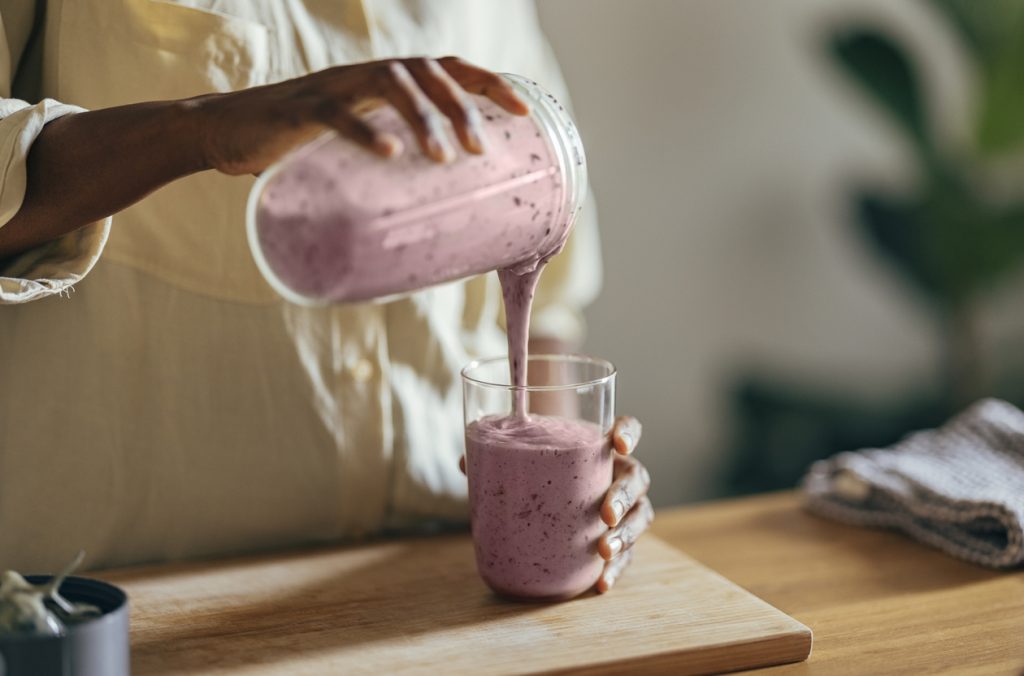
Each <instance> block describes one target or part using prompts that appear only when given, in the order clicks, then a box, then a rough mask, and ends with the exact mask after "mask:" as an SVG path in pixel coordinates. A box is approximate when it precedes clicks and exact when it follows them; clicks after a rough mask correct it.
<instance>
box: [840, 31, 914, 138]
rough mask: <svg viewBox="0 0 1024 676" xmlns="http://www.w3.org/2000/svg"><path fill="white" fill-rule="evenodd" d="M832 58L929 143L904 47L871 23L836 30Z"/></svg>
mask: <svg viewBox="0 0 1024 676" xmlns="http://www.w3.org/2000/svg"><path fill="white" fill-rule="evenodd" d="M829 46H830V51H831V53H832V56H833V58H834V59H835V60H836V61H837V62H838V63H839V65H840V66H842V67H843V68H844V69H845V71H846V72H847V74H848V75H850V77H852V78H853V79H854V81H855V82H856V83H857V84H858V85H860V87H861V88H862V89H863V90H864V91H865V92H866V93H867V94H869V95H870V96H871V97H872V98H873V99H874V100H875V102H876V103H878V104H879V105H880V106H882V108H883V109H884V110H885V111H886V112H887V113H888V114H889V115H890V116H891V117H892V119H893V120H894V121H895V122H896V123H897V124H898V125H899V126H900V127H901V128H902V129H903V130H904V131H906V132H907V133H908V134H910V136H911V137H912V138H913V139H914V140H915V141H916V142H917V144H918V145H919V146H922V147H923V146H928V145H929V143H928V124H927V120H926V116H925V110H924V102H923V97H922V93H921V87H920V84H919V81H918V78H917V74H916V73H915V72H914V68H913V66H912V65H911V62H910V59H909V58H908V57H907V55H906V54H905V53H904V52H903V49H902V48H901V47H900V46H899V45H898V44H896V43H895V42H894V41H892V40H890V39H889V38H888V37H887V36H885V35H883V34H882V33H879V32H877V31H875V30H872V29H871V28H868V27H854V28H851V29H848V30H844V31H843V32H840V33H835V34H834V35H833V37H832V40H831V41H830V43H829Z"/></svg>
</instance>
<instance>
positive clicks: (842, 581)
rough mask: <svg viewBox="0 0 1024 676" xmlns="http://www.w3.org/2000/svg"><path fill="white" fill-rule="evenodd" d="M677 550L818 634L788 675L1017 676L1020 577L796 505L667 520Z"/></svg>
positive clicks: (785, 497)
mask: <svg viewBox="0 0 1024 676" xmlns="http://www.w3.org/2000/svg"><path fill="white" fill-rule="evenodd" d="M654 531H655V533H656V534H657V535H659V536H660V537H662V538H663V539H664V540H666V541H667V542H669V543H671V544H672V545H673V546H675V547H678V548H679V549H681V550H683V551H686V552H687V553H688V554H689V555H691V556H693V557H694V558H696V559H697V560H699V561H701V562H702V563H705V564H706V565H708V566H709V567H711V568H713V569H714V570H716V571H718V572H719V573H721V574H723V575H725V576H726V577H728V578H729V579H731V580H733V581H734V582H736V583H738V584H740V585H742V586H743V587H745V588H747V589H749V590H750V591H752V592H753V593H754V594H756V595H758V596H760V597H761V598H763V599H765V600H766V601H768V602H769V603H771V604H772V605H774V606H776V607H778V608H780V609H781V610H783V611H785V612H787V613H789V614H790V615H792V616H793V617H794V618H796V619H797V620H800V621H801V622H803V623H804V624H806V625H807V626H809V627H811V628H812V629H813V630H814V652H813V653H812V654H811V656H810V659H808V660H807V661H805V662H802V663H800V664H794V665H789V666H784V667H777V668H775V669H771V670H769V671H771V672H775V671H779V672H784V673H786V674H858V675H859V674H873V675H874V674H877V675H879V676H884V675H885V674H1007V675H1012V676H1021V675H1022V674H1024V570H1018V571H1015V572H997V571H991V570H987V569H985V568H980V567H978V566H974V565H971V564H968V563H963V562H961V561H958V560H956V559H953V558H951V557H949V556H946V555H944V554H941V553H939V552H937V551H935V550H933V549H931V548H929V547H926V546H924V545H920V544H917V543H916V542H913V541H912V540H910V539H908V538H906V537H904V536H902V535H900V534H898V533H892V532H888V531H880V530H871V529H866V528H855V527H852V526H843V525H841V524H837V523H833V522H831V521H828V520H825V519H822V518H819V517H815V516H812V515H810V514H807V513H805V512H803V511H802V510H801V509H800V506H799V498H798V497H797V495H796V494H793V493H777V494H772V495H766V496H758V497H753V498H745V499H741V500H732V501H726V502H713V503H707V504H703V505H696V506H693V507H686V508H682V509H676V510H662V511H661V512H659V513H658V519H657V520H656V521H655V523H654Z"/></svg>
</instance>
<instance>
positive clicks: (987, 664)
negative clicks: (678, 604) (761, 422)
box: [101, 493, 1024, 676]
mask: <svg viewBox="0 0 1024 676" xmlns="http://www.w3.org/2000/svg"><path fill="white" fill-rule="evenodd" d="M654 532H655V533H656V534H657V535H658V536H660V537H661V538H662V539H663V540H664V541H666V542H667V543H668V544H669V545H671V546H674V547H676V548H678V549H679V550H681V551H683V552H685V553H686V554H689V555H690V556H691V557H693V558H695V559H697V560H698V561H700V562H701V563H703V564H705V565H706V566H708V567H709V568H711V569H713V570H715V571H717V572H718V573H720V574H721V575H724V576H725V577H727V578H729V579H731V580H732V581H733V582H735V583H737V584H739V585H740V586H742V587H745V588H747V589H748V590H750V591H751V592H753V593H754V594H756V595H757V596H760V597H761V598H762V599H764V600H765V601H767V602H768V603H770V604H772V605H774V606H775V607H777V608H779V609H780V610H782V611H783V612H786V613H788V614H789V615H791V616H792V617H794V618H795V619H796V620H798V621H800V622H802V623H803V624H805V625H807V626H808V627H810V628H811V629H812V630H813V632H814V650H813V653H812V654H811V657H810V658H809V660H807V661H806V662H803V663H800V664H794V665H788V666H784V667H776V668H775V669H778V670H780V671H781V670H785V671H791V672H796V673H819V674H886V673H894V674H925V673H927V674H935V673H963V674H968V673H970V674H1015V675H1018V676H1019V675H1021V674H1024V572H1015V573H997V572H993V571H989V570H985V569H982V568H978V567H975V566H972V565H969V564H966V563H961V562H959V561H956V560H954V559H952V558H949V557H947V556H945V555H942V554H939V553H938V552H936V551H934V550H931V549H929V548H927V547H924V546H923V545H918V544H915V543H914V542H912V541H910V540H908V539H906V538H904V537H902V536H900V535H897V534H895V533H889V532H882V531H875V530H867V529H860V528H852V527H847V526H842V525H839V524H836V523H833V522H830V521H826V520H824V519H819V518H816V517H813V516H811V515H809V514H806V513H805V512H803V511H801V509H800V507H799V503H798V498H797V496H796V495H794V494H791V493H782V494H773V495H766V496H759V497H752V498H745V499H740V500H731V501H726V502H716V503H709V504H704V505H697V506H692V507H684V508H676V509H671V510H663V511H662V512H660V513H659V515H658V519H657V521H656V522H655V527H654ZM661 546H662V547H664V546H665V545H661ZM468 547H469V545H468V542H467V540H466V539H465V537H463V536H460V537H454V538H452V537H449V538H441V539H434V540H412V541H400V542H391V543H384V544H382V545H380V546H375V547H365V548H359V549H355V550H344V549H333V550H331V549H326V550H325V549H321V550H312V551H306V552H302V551H299V552H291V553H283V554H276V555H269V556H264V557H247V558H245V559H241V560H235V561H233V562H232V561H226V562H209V563H191V564H175V565H168V566H159V567H156V568H148V569H128V570H124V571H111V572H110V573H109V575H108V576H109V577H110V579H112V580H113V581H115V582H117V583H119V584H124V585H126V586H127V587H128V588H129V589H130V593H133V594H136V596H135V598H136V599H145V603H140V605H139V606H137V607H136V608H135V609H134V610H133V622H135V621H136V620H138V621H139V622H138V624H137V625H135V628H134V629H133V639H132V641H133V653H134V654H135V656H136V657H138V658H139V659H140V660H141V662H140V663H139V664H137V665H136V666H137V667H146V668H144V669H140V673H142V672H145V673H160V674H170V673H175V674H177V673H189V672H190V671H191V670H192V667H194V666H196V665H207V666H208V665H209V664H211V663H213V664H219V665H220V666H221V667H223V668H222V669H221V670H220V671H217V673H231V674H235V673H239V674H241V673H254V672H253V669H255V670H257V671H258V664H257V663H256V662H254V660H253V659H249V657H253V658H255V655H256V652H260V650H262V654H263V655H264V657H265V656H266V654H267V651H268V650H270V649H271V648H273V652H274V654H275V655H276V659H277V660H279V661H278V662H275V664H277V667H281V665H283V664H286V663H288V662H287V659H288V658H290V657H295V658H296V659H298V660H299V662H302V663H307V662H305V660H306V657H305V655H307V654H311V653H306V652H303V651H305V650H314V653H312V654H315V649H316V648H317V646H316V645H313V646H310V645H309V641H310V640H312V639H310V638H309V637H313V638H314V639H315V638H316V637H317V636H318V635H319V634H318V631H320V630H323V631H327V629H330V628H331V627H334V626H335V625H336V624H337V623H338V622H340V623H341V626H348V625H347V624H345V622H351V621H352V618H351V617H349V615H351V614H352V613H353V612H354V613H356V614H357V615H359V613H360V610H359V609H360V608H361V607H362V606H361V605H360V599H363V600H364V601H366V600H367V599H374V598H378V597H385V598H393V597H394V598H397V599H398V601H396V603H398V604H399V606H401V607H398V606H395V607H389V609H388V608H386V609H385V610H387V611H388V612H383V613H376V614H377V615H382V616H386V617H384V620H385V621H386V622H387V623H394V622H398V623H399V624H398V625H397V626H396V627H395V628H394V631H392V632H390V634H388V635H392V634H393V635H394V636H397V637H399V638H401V637H405V636H407V635H408V637H415V636H416V635H417V632H419V631H424V630H425V629H424V627H426V628H427V629H430V631H432V632H434V633H436V630H437V626H436V624H437V623H436V622H435V621H434V620H433V619H432V613H434V611H435V610H437V609H441V608H449V607H451V606H452V605H453V604H454V605H458V601H459V599H462V598H463V597H467V596H468V594H467V592H466V591H465V587H462V586H458V585H455V586H453V585H452V584H440V583H438V584H434V585H425V586H423V587H422V588H418V589H413V590H412V592H413V593H411V594H403V595H400V596H398V597H395V593H396V590H395V589H394V587H395V585H396V584H399V585H400V586H401V585H408V582H407V578H410V577H411V578H413V579H415V578H417V577H418V578H423V577H424V576H426V577H429V578H431V579H435V580H441V578H442V577H443V576H445V575H448V576H449V577H450V576H453V575H454V576H457V577H458V576H462V577H459V579H460V580H461V579H465V578H466V577H468V578H471V579H473V580H474V582H476V578H475V572H474V570H473V569H472V563H471V561H470V559H471V556H470V554H469V552H470V550H469V548H468ZM453 548H454V549H453ZM456 549H457V550H458V551H455V550H456ZM442 550H443V551H442ZM448 550H452V551H448ZM445 551H448V554H447V555H446V556H448V557H449V558H450V559H451V560H452V561H456V562H457V563H458V565H454V564H449V563H446V564H444V565H443V566H442V569H441V570H431V571H426V572H425V571H424V570H422V569H423V565H424V564H423V563H422V562H423V561H434V562H436V561H438V560H440V559H442V558H444V557H443V556H442V555H443V554H444V552H445ZM452 552H454V553H452ZM396 554H401V555H400V556H397V558H396ZM389 557H390V558H389ZM452 557H454V558H452ZM364 559H365V560H364ZM318 562H319V563H318ZM342 562H343V564H344V566H348V567H349V568H353V567H354V568H355V569H356V570H358V571H359V572H360V574H359V575H355V576H353V575H350V574H349V573H347V572H346V571H345V570H340V569H339V566H342ZM641 563H643V562H641ZM648 563H649V562H648ZM691 565H695V564H691ZM297 567H298V569H302V570H303V571H305V572H304V574H301V575H296V573H297V572H300V571H299V570H298V569H297ZM641 567H642V566H641ZM456 569H457V570H456ZM246 571H250V572H246ZM251 571H257V573H256V577H258V579H259V581H260V582H259V583H258V584H257V585H256V586H257V587H258V586H260V585H262V586H263V587H264V588H265V589H271V588H276V589H278V590H279V589H281V588H283V587H282V584H284V585H285V586H287V585H291V584H293V582H291V581H292V580H293V579H298V580H300V582H301V584H300V587H299V588H298V589H297V591H299V592H302V593H303V594H304V596H302V597H301V598H299V600H298V601H297V602H295V603H285V602H283V601H282V599H281V598H278V597H277V596H274V597H273V598H270V599H264V600H260V599H262V597H261V596H260V594H259V592H258V591H256V592H254V593H253V594H252V595H250V594H248V593H247V592H246V591H245V585H247V584H249V582H246V581H244V580H248V579H249V577H252V575H253V573H252V572H251ZM311 571H312V573H311ZM636 572H637V573H639V572H640V571H639V570H637V571H636ZM311 574H313V576H314V577H315V576H316V575H321V576H323V575H327V576H328V577H327V578H326V579H324V580H321V581H320V582H317V584H315V585H313V586H312V587H311V588H310V589H306V588H305V586H304V585H306V584H307V583H308V582H309V579H311V578H310V575H311ZM247 575H248V577H246V576H247ZM102 576H103V575H101V577H102ZM431 576H434V577H431ZM438 576H440V577H438ZM307 578H309V579H307ZM317 579H319V578H317ZM239 580H243V582H239ZM396 580H398V581H399V582H396ZM627 582H628V581H627ZM239 584H242V586H243V589H242V590H241V591H239V590H237V589H236V590H235V593H236V596H234V597H232V596H230V595H229V593H228V591H227V590H228V588H230V587H232V586H234V587H238V585H239ZM346 585H347V586H346ZM478 586H479V587H481V589H482V585H479V584H478ZM453 589H454V591H452V590H453ZM627 589H628V585H627V583H626V582H624V583H623V588H622V590H620V592H619V593H620V594H621V595H622V596H621V598H627V597H628V596H627V594H626V590H627ZM197 590H198V591H197ZM446 590H447V591H446ZM483 591H486V590H483ZM218 593H221V594H222V597H221V598H218V597H217V594H218ZM612 593H613V594H614V593H615V592H614V591H613V592H612ZM197 594H198V596H197ZM237 594H241V596H237ZM288 594H291V592H290V591H289V592H288ZM446 594H453V595H454V596H451V595H449V596H446ZM485 596H486V594H485ZM188 597H192V598H191V601H190V600H189V598H188ZM239 598H241V599H243V600H244V601H243V602H241V603H239V602H238V599H239ZM287 598H288V597H285V600H287ZM196 599H199V600H200V601H199V604H200V605H202V604H205V605H206V606H210V607H208V608H206V609H205V611H202V609H200V608H197V605H196ZM229 599H233V601H231V600H229ZM609 600H612V599H611V598H610V599H609ZM342 601H344V603H342ZM232 603H234V605H232ZM211 604H212V605H211ZM403 604H404V605H403ZM410 604H413V605H415V606H416V608H415V609H416V610H417V612H415V613H413V614H412V615H409V613H410ZM484 606H485V607H482V608H476V609H475V610H474V609H470V611H469V615H467V617H466V618H464V620H465V622H463V625H462V626H469V625H468V624H466V622H469V621H470V620H471V621H472V622H477V623H482V624H484V625H486V624H487V623H488V621H489V620H493V619H494V617H493V616H494V614H495V613H498V612H499V611H501V612H504V613H506V614H507V613H509V612H515V613H521V612H526V611H524V610H523V609H522V608H513V609H511V610H510V609H509V608H507V607H505V606H501V605H500V604H498V605H495V606H494V607H493V608H491V607H490V606H487V604H486V603H485V604H484ZM211 608H212V610H211ZM574 608H575V606H574ZM579 608H582V606H579ZM527 610H528V609H527ZM420 611H423V612H420ZM346 613H347V614H346ZM389 613H390V614H389ZM474 613H475V614H474ZM481 613H482V616H481ZM481 617H483V618H485V619H481ZM282 618H283V619H282ZM358 619H359V622H358V623H357V625H354V626H360V627H362V623H363V622H364V619H362V615H359V618H358ZM370 619H373V618H370ZM370 619H366V620H365V621H367V622H368V621H370ZM380 619H381V618H379V617H378V618H377V620H380ZM584 620H586V618H584ZM283 621H286V623H287V626H289V627H291V626H296V627H299V628H300V629H302V631H301V632H299V633H300V634H302V635H303V636H304V637H305V639H304V640H305V641H306V644H305V645H297V644H296V645H293V644H292V642H291V641H292V639H291V638H289V637H285V638H287V640H286V641H285V643H286V644H282V645H276V644H275V645H274V646H268V645H266V644H265V643H263V641H267V640H271V639H274V637H275V636H276V634H275V633H274V631H273V629H274V627H277V626H278V625H280V623H281V622H283ZM578 621H579V620H577V621H576V622H578ZM275 623H276V624H275ZM325 623H326V625H330V626H326V625H325V627H326V628H325V627H321V625H324V624H325ZM492 624H493V623H492ZM583 624H585V621H584V622H583ZM601 626H603V625H601ZM371 629H373V627H371ZM307 630H308V631H307ZM457 630H459V627H452V628H451V631H457ZM332 631H333V630H332ZM374 631H376V629H374ZM381 631H384V630H383V629H382V630H381ZM384 633H386V634H387V633H388V632H384ZM326 635H328V639H329V641H331V642H333V643H332V645H334V644H335V643H337V641H338V637H337V632H336V631H333V633H331V632H327V634H326ZM375 635H376V634H375ZM240 636H241V637H243V638H244V639H246V640H248V639H253V640H256V641H257V643H258V645H257V648H259V650H257V649H256V648H253V646H252V645H250V644H251V643H252V640H249V641H248V643H246V640H240V639H239V637H240ZM643 636H645V637H648V638H650V639H651V640H654V639H656V637H657V636H658V634H657V631H654V630H652V633H650V634H647V633H644V634H643ZM268 637H269V638H268ZM393 638H394V637H393ZM328 639H325V640H328ZM394 640H398V639H394ZM403 640H404V639H403ZM408 640H409V641H413V638H409V639H408ZM278 642H279V643H280V641H278ZM168 646H170V647H168ZM244 646H248V647H245V648H244V649H245V650H250V649H251V650H253V651H254V652H252V653H251V655H250V653H245V655H243V657H245V659H241V660H235V661H230V660H229V661H226V662H225V661H223V660H217V659H214V658H215V657H218V656H223V655H224V654H227V653H229V652H231V651H232V650H234V651H235V652H236V653H237V652H238V651H239V650H242V649H243V647H244ZM319 647H324V646H319ZM335 647H336V646H335ZM398 648H399V649H400V648H401V645H399V646H398ZM168 650H171V653H168ZM389 654H390V653H389ZM169 655H170V656H171V657H174V659H173V660H171V661H170V662H168V661H167V660H168V659H169V657H168V656H169ZM296 656H298V657H296ZM392 657H394V655H392ZM173 665H177V666H173ZM190 665H191V666H190ZM231 665H235V666H231ZM247 666H248V667H249V668H251V669H250V670H248V671H247ZM151 667H152V668H151ZM215 671H216V670H215ZM307 672H308V669H307ZM260 673H278V672H275V671H273V670H271V671H266V669H264V670H263V671H261V672H260ZM647 673H651V672H650V669H647ZM669 673H671V672H669Z"/></svg>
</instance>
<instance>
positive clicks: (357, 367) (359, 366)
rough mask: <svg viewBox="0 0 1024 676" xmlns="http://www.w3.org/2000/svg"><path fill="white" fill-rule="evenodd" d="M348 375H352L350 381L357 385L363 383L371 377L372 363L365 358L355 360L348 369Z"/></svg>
mask: <svg viewBox="0 0 1024 676" xmlns="http://www.w3.org/2000/svg"><path fill="white" fill-rule="evenodd" d="M349 373H351V374H352V379H353V380H355V381H356V382H357V383H365V382H367V381H368V380H369V379H370V378H372V377H373V363H372V362H371V361H370V360H369V359H367V358H365V357H362V358H360V359H357V360H356V361H355V363H353V364H352V366H350V367H349Z"/></svg>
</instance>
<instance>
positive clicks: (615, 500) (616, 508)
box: [601, 455, 651, 526]
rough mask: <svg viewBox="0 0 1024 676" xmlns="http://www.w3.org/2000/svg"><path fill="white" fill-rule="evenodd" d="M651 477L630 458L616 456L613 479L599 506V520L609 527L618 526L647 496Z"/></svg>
mask: <svg viewBox="0 0 1024 676" xmlns="http://www.w3.org/2000/svg"><path fill="white" fill-rule="evenodd" d="M650 486H651V475H650V473H648V471H647V468H646V467H644V466H643V465H642V464H640V462H639V461H638V460H637V459H636V458H633V457H631V456H621V455H620V456H616V458H615V478H614V480H613V481H612V485H611V488H609V489H608V492H607V493H605V496H604V503H603V504H602V505H601V519H602V520H603V521H604V522H605V523H606V524H608V525H609V526H616V525H618V523H619V521H620V520H621V519H622V516H623V515H624V514H627V513H628V512H629V511H630V510H631V509H633V506H634V505H636V504H637V501H639V500H640V498H641V497H643V496H645V495H647V489H648V488H650Z"/></svg>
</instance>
